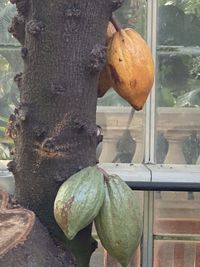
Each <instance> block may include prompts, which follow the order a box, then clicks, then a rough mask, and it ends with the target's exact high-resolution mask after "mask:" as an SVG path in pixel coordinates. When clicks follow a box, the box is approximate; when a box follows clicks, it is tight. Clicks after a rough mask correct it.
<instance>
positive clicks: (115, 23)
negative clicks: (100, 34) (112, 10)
mask: <svg viewBox="0 0 200 267" xmlns="http://www.w3.org/2000/svg"><path fill="white" fill-rule="evenodd" d="M110 22H112V24H113V26H114V27H115V30H116V31H117V32H118V31H120V30H121V29H122V27H121V25H120V23H119V21H118V20H117V18H116V16H115V15H113V14H112V16H111V19H110Z"/></svg>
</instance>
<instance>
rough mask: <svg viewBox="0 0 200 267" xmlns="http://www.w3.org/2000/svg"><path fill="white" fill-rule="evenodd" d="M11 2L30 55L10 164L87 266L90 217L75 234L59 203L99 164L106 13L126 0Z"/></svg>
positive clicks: (23, 189) (21, 190)
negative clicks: (58, 214)
mask: <svg viewBox="0 0 200 267" xmlns="http://www.w3.org/2000/svg"><path fill="white" fill-rule="evenodd" d="M11 2H13V3H16V6H17V10H18V16H17V18H15V19H14V20H13V23H12V26H11V27H10V32H12V33H13V35H14V36H15V37H16V38H17V39H18V40H19V41H20V42H21V43H22V45H23V47H22V50H21V56H22V58H23V60H24V72H23V73H21V74H19V75H17V76H16V77H15V80H16V82H17V85H18V87H19V91H20V106H19V107H18V108H17V109H16V110H15V114H14V115H12V116H11V118H10V132H11V136H12V138H13V139H14V143H15V156H14V158H13V161H12V162H10V163H9V166H8V167H9V170H10V171H12V172H13V174H14V176H15V181H16V198H17V200H18V201H19V203H20V204H21V205H22V206H23V207H25V208H28V209H30V210H32V211H34V212H35V214H36V215H37V217H39V219H40V221H41V222H42V224H44V225H45V226H46V227H47V229H48V231H49V232H50V234H51V235H52V236H56V237H59V238H60V239H62V240H63V241H64V242H65V244H67V246H68V247H70V249H71V251H72V252H73V254H74V255H75V257H76V261H77V266H83V267H85V266H89V259H90V256H91V253H92V252H93V251H94V249H95V245H96V244H95V242H94V241H93V240H92V238H91V225H90V226H88V227H87V228H86V229H84V230H82V231H80V233H79V234H78V235H77V236H76V238H75V239H74V240H73V241H72V242H69V241H68V240H66V238H65V237H64V236H63V234H62V233H61V230H60V229H59V228H58V226H57V224H56V222H55V220H54V216H53V204H54V199H55V196H56V193H57V191H58V189H59V187H60V185H61V184H62V183H63V182H64V181H65V180H66V179H67V178H68V177H70V176H71V175H72V174H74V173H76V172H77V171H79V170H81V169H83V168H85V167H87V166H92V165H95V164H96V132H97V130H96V102H97V85H98V78H99V72H100V71H101V69H102V68H103V66H104V64H105V60H106V49H105V37H106V28H107V25H108V21H109V19H110V17H111V14H112V11H114V9H116V8H118V7H119V6H120V5H121V3H122V1H121V0H109V1H108V0H81V1H78V0H68V1H66V0H56V1H49V0H43V1H41V0H34V1H31V0H12V1H11ZM38 238H43V237H42V235H41V237H40V236H38ZM37 242H40V240H37ZM5 266H6V265H5ZM8 266H9V265H8ZM26 266H32V265H29V263H27V265H26ZM38 266H46V265H45V264H44V265H38ZM48 266H55V265H48ZM56 266H57V265H56ZM66 266H67V265H66Z"/></svg>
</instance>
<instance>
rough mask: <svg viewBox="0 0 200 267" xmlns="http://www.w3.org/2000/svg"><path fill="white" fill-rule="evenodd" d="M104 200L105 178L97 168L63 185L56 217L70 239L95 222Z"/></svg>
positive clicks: (90, 168)
mask: <svg viewBox="0 0 200 267" xmlns="http://www.w3.org/2000/svg"><path fill="white" fill-rule="evenodd" d="M103 200H104V178H103V174H102V173H101V172H99V171H98V169H97V167H96V166H94V167H88V168H85V169H83V170H81V171H80V172H78V173H76V174H74V175H73V176H71V177H70V178H69V179H68V180H67V181H66V182H64V183H63V184H62V186H61V187H60V189H59V191H58V193H57V196H56V199H55V203H54V216H55V219H56V221H57V223H58V225H59V226H60V228H61V229H62V230H63V232H64V233H65V235H66V236H67V238H68V239H70V240H71V239H73V238H74V236H75V235H76V234H77V233H78V232H79V231H80V230H81V229H83V228H85V227H86V226H87V225H88V224H90V223H91V222H92V221H93V220H94V218H95V217H96V216H97V214H98V213H99V210H100V208H101V206H102V204H103ZM83 245H84V244H83Z"/></svg>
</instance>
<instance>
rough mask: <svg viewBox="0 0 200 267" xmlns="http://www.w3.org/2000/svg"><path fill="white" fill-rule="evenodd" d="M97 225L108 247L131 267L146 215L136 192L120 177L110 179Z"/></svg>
mask: <svg viewBox="0 0 200 267" xmlns="http://www.w3.org/2000/svg"><path fill="white" fill-rule="evenodd" d="M95 226H96V230H97V233H98V236H99V238H100V240H101V243H102V245H103V246H104V248H105V249H106V250H107V251H108V253H109V254H110V255H111V256H112V257H113V258H115V259H116V260H117V261H119V263H120V264H121V265H122V266H123V267H127V265H128V264H129V261H130V259H131V257H132V255H133V252H134V251H135V250H136V248H137V247H138V245H139V243H140V239H141V236H142V216H141V214H140V208H139V204H138V200H137V198H136V197H135V194H134V192H133V191H132V190H131V189H130V188H129V187H128V186H127V185H126V183H125V182H124V181H123V180H121V179H120V178H119V177H118V176H117V175H111V176H108V178H106V182H105V198H104V203H103V206H102V207H101V209H100V212H99V214H98V215H97V217H96V218H95Z"/></svg>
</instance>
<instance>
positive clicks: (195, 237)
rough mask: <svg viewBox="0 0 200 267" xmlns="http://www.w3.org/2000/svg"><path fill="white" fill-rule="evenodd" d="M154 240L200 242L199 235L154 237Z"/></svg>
mask: <svg viewBox="0 0 200 267" xmlns="http://www.w3.org/2000/svg"><path fill="white" fill-rule="evenodd" d="M154 240H162V241H186V242H188V241H190V242H194V241H195V242H200V236H198V235H168V234H164V235H154Z"/></svg>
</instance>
